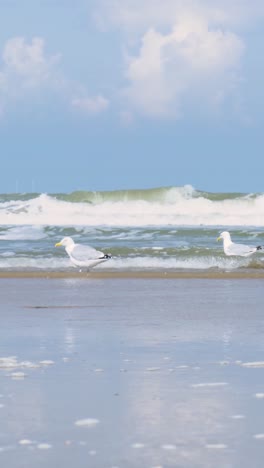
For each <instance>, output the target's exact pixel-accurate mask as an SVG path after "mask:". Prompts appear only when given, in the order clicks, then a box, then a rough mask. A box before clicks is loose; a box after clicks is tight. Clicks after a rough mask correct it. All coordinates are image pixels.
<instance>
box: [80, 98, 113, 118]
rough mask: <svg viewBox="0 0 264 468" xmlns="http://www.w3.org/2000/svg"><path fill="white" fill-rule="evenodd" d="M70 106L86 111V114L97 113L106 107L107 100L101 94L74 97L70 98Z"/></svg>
mask: <svg viewBox="0 0 264 468" xmlns="http://www.w3.org/2000/svg"><path fill="white" fill-rule="evenodd" d="M72 106H73V107H75V108H77V109H80V110H82V111H84V112H87V113H88V114H99V113H100V112H103V111H105V110H106V109H108V107H109V101H108V99H106V98H104V97H103V96H101V95H99V96H94V97H85V98H74V99H73V100H72Z"/></svg>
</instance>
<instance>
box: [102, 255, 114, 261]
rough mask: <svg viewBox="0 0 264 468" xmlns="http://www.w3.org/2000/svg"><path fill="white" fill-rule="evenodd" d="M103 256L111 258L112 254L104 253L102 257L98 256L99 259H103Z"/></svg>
mask: <svg viewBox="0 0 264 468" xmlns="http://www.w3.org/2000/svg"><path fill="white" fill-rule="evenodd" d="M103 258H112V255H111V254H105V255H104V256H103V257H100V260H101V259H103Z"/></svg>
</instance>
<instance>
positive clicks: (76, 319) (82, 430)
mask: <svg viewBox="0 0 264 468" xmlns="http://www.w3.org/2000/svg"><path fill="white" fill-rule="evenodd" d="M0 292H1V307H0V319H1V328H0V394H1V397H0V415H1V419H0V461H1V466H3V467H6V466H8V467H9V468H35V467H36V466H38V467H43V468H44V467H45V468H46V467H47V466H48V467H49V468H57V467H58V466H63V467H64V468H72V467H73V466H74V467H76V468H84V467H87V466H91V467H93V468H103V467H106V468H108V467H109V468H111V467H112V468H113V467H119V468H123V467H125V468H127V467H128V468H130V467H131V468H142V467H144V468H145V467H146V468H151V467H152V468H153V467H163V468H176V467H184V468H185V467H186V468H187V467H188V468H194V467H201V468H202V467H203V468H207V467H208V468H209V467H210V468H211V467H214V468H218V467H219V468H225V467H226V468H227V467H228V468H231V467H232V468H248V467H249V466H250V467H253V468H255V467H256V468H258V467H259V468H260V467H262V466H263V456H264V435H263V434H264V422H263V421H264V418H263V412H264V406H263V405H264V398H263V395H264V362H263V361H264V342H263V333H264V318H263V281H262V280H250V281H248V280H224V281H221V280H216V281H215V280H210V281H208V280H198V279H196V280H190V279H189V280H180V279H177V280H175V279H170V280H166V279H163V280H159V279H138V280H137V279H123V280H122V279H82V280H78V279H63V280H56V279H53V280H48V279H20V280H17V279H1V281H0ZM14 374H20V375H16V376H14ZM22 374H23V375H22Z"/></svg>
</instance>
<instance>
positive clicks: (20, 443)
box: [18, 439, 33, 445]
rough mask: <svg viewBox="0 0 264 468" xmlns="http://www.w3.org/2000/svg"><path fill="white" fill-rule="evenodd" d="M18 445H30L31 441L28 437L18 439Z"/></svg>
mask: <svg viewBox="0 0 264 468" xmlns="http://www.w3.org/2000/svg"><path fill="white" fill-rule="evenodd" d="M18 443H19V445H32V444H33V442H32V440H30V439H21V440H19V441H18Z"/></svg>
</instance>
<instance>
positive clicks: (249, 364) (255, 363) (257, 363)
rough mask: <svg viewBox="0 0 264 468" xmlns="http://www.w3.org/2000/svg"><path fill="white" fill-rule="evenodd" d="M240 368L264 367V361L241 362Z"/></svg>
mask: <svg viewBox="0 0 264 468" xmlns="http://www.w3.org/2000/svg"><path fill="white" fill-rule="evenodd" d="M241 366H242V367H249V368H258V367H264V361H253V362H242V364H241Z"/></svg>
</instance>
